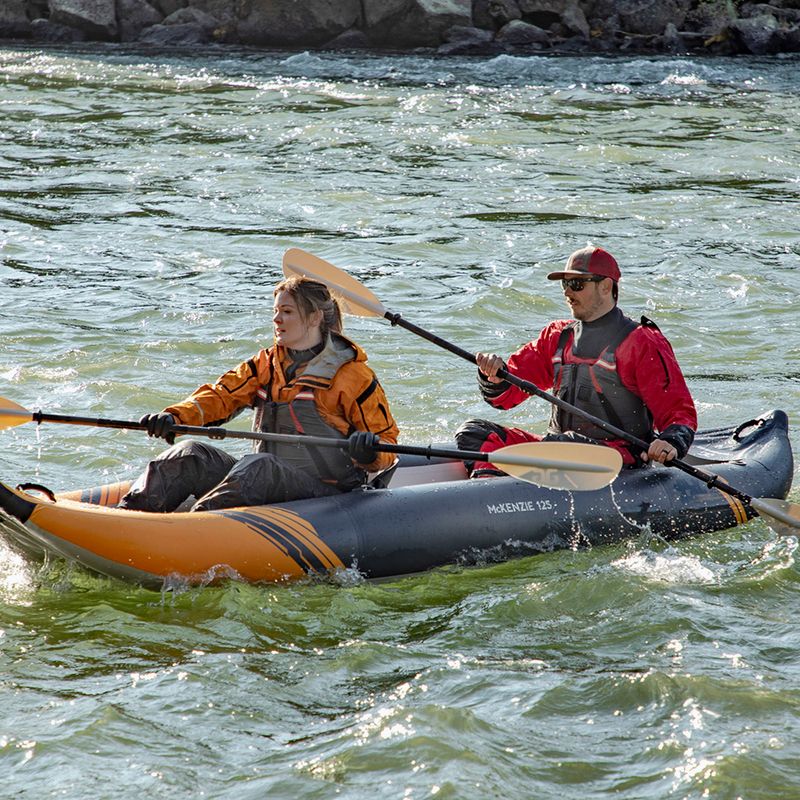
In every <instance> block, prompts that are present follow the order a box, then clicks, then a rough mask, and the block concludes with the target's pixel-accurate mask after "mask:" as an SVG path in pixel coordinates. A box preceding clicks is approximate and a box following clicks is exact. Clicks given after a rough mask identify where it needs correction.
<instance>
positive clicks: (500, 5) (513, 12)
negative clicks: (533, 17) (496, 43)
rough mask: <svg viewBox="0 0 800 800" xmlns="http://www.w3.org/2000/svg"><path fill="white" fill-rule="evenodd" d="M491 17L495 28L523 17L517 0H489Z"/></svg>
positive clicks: (498, 28) (497, 28)
mask: <svg viewBox="0 0 800 800" xmlns="http://www.w3.org/2000/svg"><path fill="white" fill-rule="evenodd" d="M489 17H490V18H491V20H492V24H493V26H494V28H495V30H500V28H502V27H503V25H507V24H508V23H509V22H511V21H512V20H515V19H522V11H520V8H519V4H518V3H517V0H489Z"/></svg>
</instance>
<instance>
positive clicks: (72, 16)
mask: <svg viewBox="0 0 800 800" xmlns="http://www.w3.org/2000/svg"><path fill="white" fill-rule="evenodd" d="M50 22H52V23H55V24H56V25H65V26H66V27H68V28H75V29H77V30H79V31H83V32H84V33H85V34H86V35H87V36H88V37H89V38H90V39H101V40H108V39H116V37H117V7H116V3H115V1H114V0H50Z"/></svg>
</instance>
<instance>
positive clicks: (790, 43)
mask: <svg viewBox="0 0 800 800" xmlns="http://www.w3.org/2000/svg"><path fill="white" fill-rule="evenodd" d="M775 44H776V46H777V47H778V52H780V53H800V25H793V26H792V27H790V28H781V29H780V30H778V31H776V33H775Z"/></svg>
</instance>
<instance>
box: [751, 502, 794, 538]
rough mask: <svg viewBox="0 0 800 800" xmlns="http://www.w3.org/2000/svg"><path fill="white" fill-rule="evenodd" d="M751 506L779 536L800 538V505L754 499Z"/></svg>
mask: <svg viewBox="0 0 800 800" xmlns="http://www.w3.org/2000/svg"><path fill="white" fill-rule="evenodd" d="M750 505H751V506H752V507H753V508H754V509H755V510H756V511H758V513H759V515H760V516H761V517H762V519H763V520H764V522H766V523H767V525H769V527H770V528H772V530H774V531H775V533H777V534H778V535H779V536H800V505H798V504H797V503H790V502H789V501H788V500H777V499H775V498H772V497H754V498H752V499H751V500H750Z"/></svg>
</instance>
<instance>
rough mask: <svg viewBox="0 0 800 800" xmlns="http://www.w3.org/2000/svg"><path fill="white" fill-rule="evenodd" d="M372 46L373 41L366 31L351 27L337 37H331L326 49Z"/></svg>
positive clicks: (359, 48)
mask: <svg viewBox="0 0 800 800" xmlns="http://www.w3.org/2000/svg"><path fill="white" fill-rule="evenodd" d="M370 47H372V42H371V41H370V40H369V36H367V34H366V33H364V31H360V30H359V29H358V28H350V30H349V31H345V32H344V33H340V34H339V35H338V36H336V37H335V38H333V39H331V40H330V41H329V42H328V43H327V44H326V45H324V48H323V49H325V50H367V49H369V48H370Z"/></svg>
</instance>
